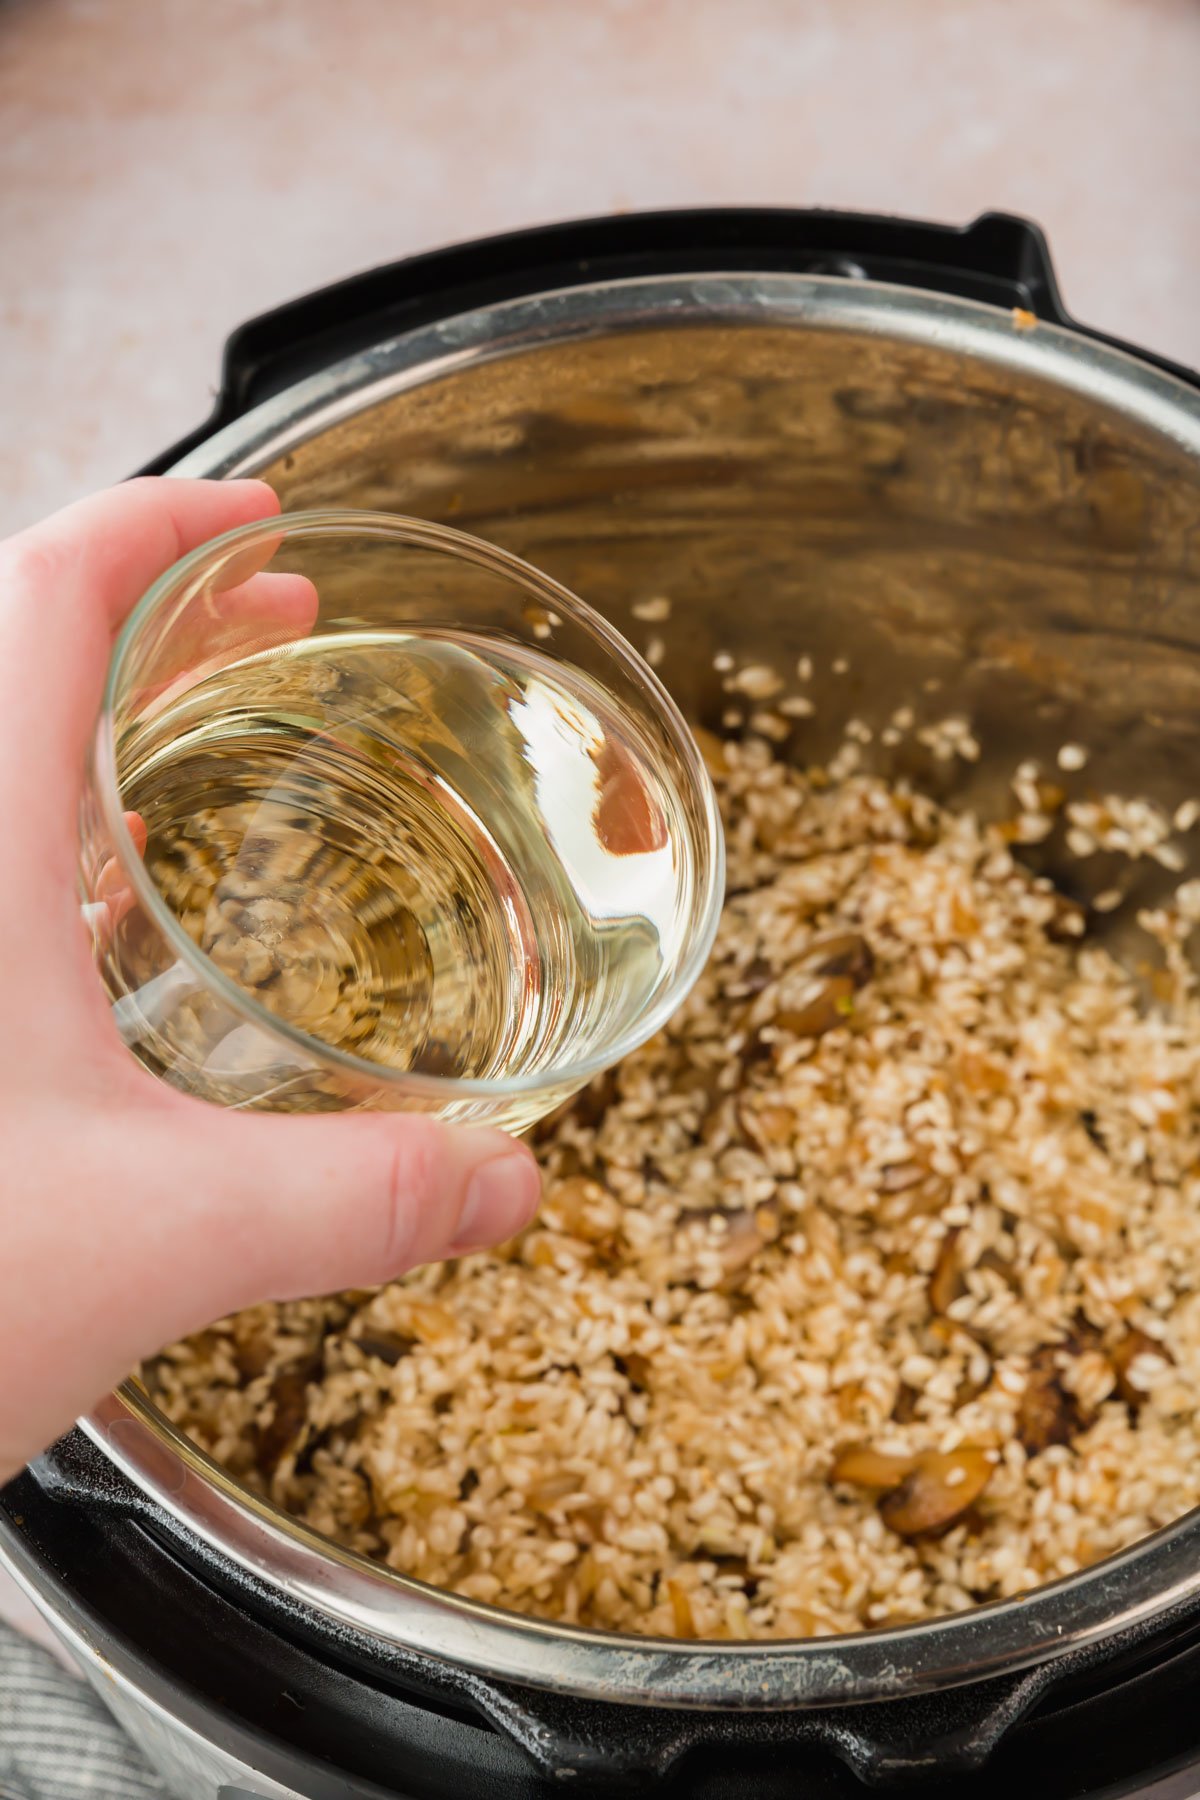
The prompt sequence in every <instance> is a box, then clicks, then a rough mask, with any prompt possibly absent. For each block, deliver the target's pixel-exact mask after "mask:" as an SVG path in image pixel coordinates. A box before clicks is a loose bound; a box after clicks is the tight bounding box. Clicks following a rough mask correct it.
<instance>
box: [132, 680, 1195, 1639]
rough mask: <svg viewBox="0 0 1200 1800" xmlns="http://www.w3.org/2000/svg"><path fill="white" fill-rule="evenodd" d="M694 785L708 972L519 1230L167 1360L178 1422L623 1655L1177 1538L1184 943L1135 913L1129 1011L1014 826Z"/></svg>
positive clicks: (1191, 1212) (995, 1587)
mask: <svg viewBox="0 0 1200 1800" xmlns="http://www.w3.org/2000/svg"><path fill="white" fill-rule="evenodd" d="M744 685H745V684H744V682H743V686H744ZM953 724H954V730H953V731H952V732H950V733H949V734H947V733H945V732H944V733H943V734H942V736H941V737H940V738H939V739H938V746H939V748H940V747H941V745H942V743H943V741H944V742H945V744H946V745H948V746H949V753H950V754H955V753H957V754H963V753H964V750H965V748H967V747H968V744H969V734H965V728H962V729H960V728H959V722H958V721H954V722H953ZM707 754H708V759H709V761H710V763H712V764H714V765H715V766H717V768H718V771H719V788H720V792H721V800H722V806H723V809H724V815H725V821H726V829H727V842H728V851H729V897H728V900H727V903H726V907H725V912H724V917H723V920H722V925H721V931H720V936H719V938H718V941H717V946H716V949H715V952H714V954H713V957H712V960H711V963H710V965H709V967H708V970H707V971H706V973H705V975H704V977H703V979H702V980H701V982H700V983H699V985H698V987H697V988H696V990H695V991H694V993H693V994H692V996H691V998H690V999H689V1000H688V1002H687V1004H686V1005H685V1006H684V1007H683V1009H682V1010H681V1011H680V1013H679V1014H678V1015H677V1017H676V1018H675V1019H674V1020H673V1021H672V1022H671V1024H670V1025H669V1027H668V1028H667V1029H666V1030H664V1031H662V1032H660V1033H659V1035H658V1036H657V1037H656V1038H655V1039H654V1040H653V1042H652V1043H650V1044H648V1045H647V1046H646V1047H645V1048H644V1049H643V1050H641V1051H640V1052H638V1053H637V1054H636V1055H634V1056H632V1057H630V1058H629V1059H628V1060H627V1061H626V1062H625V1063H624V1064H623V1065H622V1066H621V1067H620V1068H619V1069H618V1070H617V1071H615V1072H614V1073H613V1074H611V1075H608V1076H605V1077H604V1078H602V1079H601V1080H599V1081H597V1082H595V1083H593V1085H592V1087H591V1088H590V1089H589V1090H588V1091H587V1092H586V1093H585V1094H584V1095H582V1096H581V1097H580V1098H579V1099H578V1100H577V1101H576V1102H575V1104H574V1105H573V1106H572V1107H570V1108H569V1109H568V1110H567V1111H566V1112H565V1113H563V1114H562V1115H561V1116H560V1117H558V1118H557V1119H555V1120H553V1121H551V1122H549V1123H548V1124H547V1125H546V1126H544V1127H543V1128H542V1129H541V1131H540V1133H539V1134H538V1135H539V1142H538V1151H539V1156H540V1158H541V1161H542V1164H543V1167H544V1170H545V1176H546V1196H545V1203H544V1205H543V1208H542V1211H541V1215H540V1217H539V1219H538V1220H537V1222H536V1223H535V1224H534V1225H533V1227H532V1228H531V1229H530V1230H528V1231H527V1232H526V1233H525V1234H524V1236H523V1237H522V1238H521V1239H520V1240H519V1241H517V1242H516V1243H514V1244H512V1245H510V1246H509V1247H508V1248H507V1249H505V1250H504V1251H502V1252H501V1253H499V1254H490V1255H486V1256H473V1257H469V1258H466V1259H465V1260H463V1261H461V1262H459V1263H458V1264H456V1265H454V1266H450V1267H435V1268H429V1269H425V1270H422V1271H419V1272H418V1273H416V1274H414V1275H412V1276H411V1277H409V1278H407V1279H406V1280H404V1281H400V1282H396V1283H394V1284H392V1285H391V1286H389V1287H387V1288H385V1289H383V1290H382V1291H380V1292H378V1293H371V1294H356V1295H349V1296H340V1297H338V1298H334V1299H325V1300H312V1301H306V1302H301V1303H297V1304H293V1305H280V1306H270V1305H268V1306H260V1307H255V1308H252V1309H251V1310H250V1311H248V1312H245V1313H242V1314H240V1315H239V1316H238V1317H236V1318H234V1319H231V1320H226V1321H224V1322H222V1323H221V1324H218V1325H216V1326H214V1327H213V1328H212V1329H211V1330H209V1331H206V1332H203V1333H201V1334H200V1335H199V1336H198V1337H196V1338H194V1339H192V1340H190V1341H189V1342H188V1343H186V1344H183V1345H180V1346H177V1347H175V1348H174V1349H172V1350H170V1351H169V1352H167V1353H166V1354H164V1356H163V1357H161V1358H160V1359H158V1360H157V1361H156V1363H155V1364H154V1366H153V1367H152V1368H151V1369H150V1370H149V1371H148V1376H149V1380H150V1382H151V1385H152V1387H153V1389H154V1391H155V1393H156V1394H157V1395H158V1397H159V1399H160V1401H161V1403H162V1405H163V1406H164V1408H165V1410H166V1411H167V1412H168V1413H169V1414H170V1416H171V1417H172V1418H173V1419H174V1420H176V1421H177V1422H178V1423H179V1424H180V1425H182V1426H183V1427H185V1428H186V1429H187V1430H188V1431H189V1432H190V1433H191V1435H192V1436H193V1437H194V1438H195V1439H196V1440H197V1441H198V1442H199V1443H200V1444H201V1445H202V1446H203V1447H204V1448H205V1449H206V1450H208V1451H209V1452H210V1453H211V1454H212V1455H213V1456H215V1457H216V1458H217V1459H218V1461H220V1462H223V1463H224V1464H225V1465H226V1466H227V1467H228V1468H229V1469H231V1470H232V1471H233V1472H234V1473H235V1474H236V1475H237V1476H239V1477H240V1478H241V1479H242V1480H243V1481H245V1482H246V1483H247V1484H248V1485H250V1486H252V1487H254V1488H256V1489H259V1490H261V1491H263V1492H265V1493H268V1494H270V1495H271V1496H272V1497H273V1498H274V1499H275V1500H276V1501H277V1502H278V1503H279V1504H280V1505H281V1506H283V1507H285V1508H287V1509H288V1510H289V1511H291V1512H292V1513H294V1514H295V1515H296V1516H297V1517H298V1518H301V1519H303V1520H305V1521H307V1523H308V1524H310V1525H312V1526H314V1527H316V1528H317V1529H318V1530H319V1531H322V1532H325V1533H328V1534H329V1535H330V1536H331V1537H333V1538H336V1539H337V1540H338V1541H339V1542H341V1543H343V1544H346V1545H349V1546H350V1547H351V1548H353V1549H356V1550H359V1551H362V1552H364V1553H365V1554H367V1555H369V1556H372V1557H376V1558H380V1559H382V1560H384V1561H385V1562H387V1563H388V1564H390V1565H391V1566H392V1567H393V1568H395V1569H399V1570H403V1571H405V1572H406V1573H409V1574H412V1575H415V1576H419V1577H420V1578H421V1579H423V1580H425V1581H428V1582H432V1583H434V1584H436V1585H438V1586H441V1587H445V1588H450V1589H453V1590H455V1591H456V1592H458V1593H461V1594H467V1595H472V1596H474V1597H476V1598H477V1599H480V1600H485V1601H491V1602H494V1603H496V1604H498V1605H501V1606H506V1607H511V1608H514V1609H516V1610H518V1611H522V1612H528V1613H534V1614H538V1615H540V1616H543V1617H546V1618H554V1619H564V1620H570V1621H580V1622H583V1623H585V1624H589V1625H597V1626H604V1627H609V1628H616V1629H620V1630H628V1631H638V1632H658V1633H663V1634H666V1635H675V1636H694V1637H704V1638H742V1637H747V1636H752V1637H791V1636H804V1635H810V1634H814V1633H815V1634H821V1633H828V1632H835V1631H846V1630H854V1629H857V1628H859V1627H863V1626H869V1625H878V1624H881V1623H884V1622H889V1621H892V1622H895V1621H902V1620H913V1619H920V1618H925V1617H927V1616H929V1615H932V1614H938V1613H944V1612H947V1611H953V1610H956V1609H959V1608H962V1607H967V1606H970V1605H972V1604H974V1603H976V1602H979V1601H983V1600H987V1599H990V1598H993V1597H995V1596H999V1595H1008V1594H1015V1593H1018V1592H1021V1591H1024V1590H1027V1589H1029V1588H1031V1587H1034V1586H1036V1585H1037V1584H1039V1583H1041V1582H1044V1581H1048V1580H1050V1579H1052V1578H1054V1577H1056V1576H1059V1575H1064V1574H1067V1573H1069V1572H1070V1571H1072V1570H1075V1569H1078V1568H1080V1567H1082V1566H1084V1565H1086V1564H1089V1563H1091V1562H1094V1561H1095V1560H1096V1559H1098V1558H1100V1557H1103V1556H1106V1555H1108V1554H1109V1553H1110V1552H1111V1551H1114V1550H1117V1549H1119V1548H1120V1547H1122V1546H1123V1545H1126V1544H1129V1543H1131V1542H1132V1541H1133V1540H1135V1539H1137V1538H1139V1537H1141V1536H1143V1535H1144V1534H1145V1533H1147V1532H1150V1531H1153V1530H1154V1529H1156V1528H1157V1527H1158V1526H1161V1525H1163V1524H1165V1523H1167V1522H1168V1521H1169V1520H1171V1519H1174V1518H1176V1517H1177V1516H1178V1515H1179V1514H1181V1513H1182V1512H1184V1511H1185V1510H1187V1509H1188V1508H1189V1507H1191V1506H1193V1505H1194V1504H1195V1503H1196V1501H1197V1498H1198V1497H1200V1496H1198V1490H1200V1434H1198V1432H1197V1422H1196V1400H1197V1392H1198V1386H1197V1383H1198V1380H1200V1292H1198V1291H1197V1284H1196V1279H1195V1272H1196V1269H1197V1267H1198V1266H1200V1204H1198V1202H1200V1108H1198V1105H1197V1102H1198V1101H1200V1030H1198V1029H1197V1024H1198V1011H1197V1003H1196V999H1195V996H1194V990H1193V985H1192V981H1191V977H1190V975H1188V973H1187V965H1186V962H1185V959H1184V958H1183V955H1182V951H1181V948H1180V945H1181V943H1182V939H1183V937H1184V936H1185V935H1186V931H1187V930H1188V929H1190V925H1189V924H1188V922H1187V921H1186V920H1181V919H1180V918H1179V916H1178V915H1177V914H1174V913H1172V912H1170V911H1169V910H1163V911H1160V912H1158V913H1156V914H1154V915H1146V917H1145V921H1144V922H1146V923H1147V924H1149V925H1150V926H1151V927H1152V928H1154V929H1155V930H1156V931H1157V932H1158V935H1159V936H1160V938H1161V940H1162V943H1163V945H1164V947H1165V949H1166V953H1167V961H1168V967H1169V969H1170V970H1171V971H1172V973H1171V976H1170V986H1171V993H1172V1000H1173V1004H1172V1008H1171V1010H1170V1012H1166V1011H1163V1010H1154V1011H1149V1012H1147V1011H1146V1010H1145V1008H1144V1006H1143V1004H1142V1002H1141V999H1140V997H1139V994H1138V992H1137V990H1136V988H1135V986H1134V983H1133V981H1132V980H1131V978H1130V977H1129V976H1128V975H1127V974H1126V973H1125V972H1124V971H1123V970H1122V969H1121V968H1120V967H1119V966H1118V965H1117V964H1116V963H1115V962H1114V961H1113V960H1112V958H1111V957H1110V956H1109V955H1108V954H1107V953H1106V951H1105V950H1104V949H1103V948H1101V947H1099V946H1098V945H1096V944H1094V943H1092V942H1089V941H1088V939H1087V938H1084V939H1083V941H1078V940H1077V939H1074V938H1073V937H1072V936H1071V934H1070V932H1069V931H1068V930H1066V929H1065V928H1064V902H1063V901H1062V899H1061V898H1060V897H1059V896H1058V895H1056V894H1055V893H1053V892H1052V891H1051V890H1050V889H1049V888H1048V886H1047V885H1046V884H1045V883H1039V882H1038V881H1036V880H1034V879H1033V877H1032V876H1031V875H1030V874H1029V873H1028V872H1027V871H1025V870H1024V869H1023V868H1022V867H1021V865H1020V864H1019V863H1018V862H1016V861H1015V860H1014V858H1013V856H1012V854H1011V852H1010V850H1009V848H1008V842H1009V840H1010V839H1011V838H1012V837H1013V836H1015V835H1016V834H1015V833H1014V832H1013V831H1012V830H1011V829H1010V830H1008V831H1007V832H1006V831H1005V830H1004V829H1000V828H996V827H991V828H986V829H985V828H983V827H982V826H981V825H980V824H979V823H978V822H977V821H976V820H975V819H974V818H972V817H969V816H966V817H964V816H952V815H951V814H950V813H948V812H946V811H944V810H942V809H940V808H939V807H938V806H937V805H935V804H934V803H933V802H932V801H930V800H928V799H926V798H924V797H922V796H921V795H919V794H916V793H913V792H911V791H909V790H907V789H906V788H905V787H904V786H902V785H888V784H885V783H884V782H882V781H880V780H878V779H875V778H874V777H868V776H865V775H860V774H857V773H855V772H854V769H853V760H854V759H853V758H849V759H847V758H843V759H842V763H841V764H840V765H839V766H840V767H841V768H842V769H843V774H842V778H841V779H835V780H832V781H831V780H830V778H829V775H828V773H827V772H826V773H822V772H816V773H815V774H814V775H810V776H805V775H804V774H802V773H801V772H799V771H797V770H795V769H792V768H790V767H787V766H785V765H784V764H783V763H781V762H778V761H776V760H774V753H773V752H772V751H771V750H770V749H769V747H768V746H766V745H763V744H761V743H758V744H756V743H750V744H748V745H745V746H741V747H738V748H730V749H729V750H728V751H727V752H722V751H721V750H720V749H719V748H714V746H713V745H712V744H709V745H708V749H707ZM1143 811H1144V809H1143ZM1146 816H1147V817H1148V816H1149V815H1148V814H1147V815H1146ZM1139 819H1140V820H1141V823H1143V824H1144V823H1145V818H1144V817H1143V816H1142V815H1141V814H1139ZM1088 827H1089V829H1094V821H1092V820H1091V819H1090V818H1089V820H1088ZM1151 835H1153V834H1151ZM1090 841H1091V840H1089V842H1090ZM1155 842H1156V843H1157V838H1156V839H1155ZM1076 910H1077V909H1076ZM1081 928H1082V927H1081ZM835 1464H836V1465H837V1472H836V1475H835ZM838 1476H840V1478H837V1477H838Z"/></svg>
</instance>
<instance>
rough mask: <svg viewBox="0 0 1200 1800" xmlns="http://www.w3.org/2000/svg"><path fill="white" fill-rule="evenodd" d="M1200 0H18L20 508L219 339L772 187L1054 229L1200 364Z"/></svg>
mask: <svg viewBox="0 0 1200 1800" xmlns="http://www.w3.org/2000/svg"><path fill="white" fill-rule="evenodd" d="M1198 91H1200V5H1198V4H1197V3H1196V0H1041V3H1040V4H1035V3H1034V0H973V3H972V4H971V5H969V6H964V5H962V4H961V0H859V3H858V4H857V5H855V6H852V7H847V6H839V5H838V4H837V0H813V3H810V4H805V3H803V0H736V3H735V0H585V3H584V4H580V5H564V4H562V3H561V0H507V4H505V5H503V6H501V5H498V4H495V0H439V3H438V4H437V5H436V6H432V5H428V4H417V3H416V0H336V4H333V3H331V0H204V4H203V5H202V6H197V5H195V4H194V3H193V0H0V368H2V369H3V375H4V399H5V404H4V407H3V416H2V417H0V532H2V531H4V530H7V529H11V528H13V527H15V526H18V525H20V524H22V523H25V522H27V521H28V520H29V519H31V518H33V517H35V516H37V515H38V514H39V513H41V512H43V511H45V510H47V509H48V508H50V507H52V506H55V505H57V504H58V503H59V502H61V501H63V500H65V499H67V498H70V497H72V496H74V495H76V494H78V493H81V492H83V491H85V490H87V489H89V488H92V487H94V486H96V485H98V484H100V483H102V482H106V481H108V480H111V479H113V478H116V477H119V476H121V475H123V474H126V473H128V471H129V470H130V469H132V468H134V467H136V466H137V465H138V464H139V463H140V462H141V461H142V460H144V459H145V458H146V456H147V455H149V454H151V453H152V452H154V451H156V450H158V449H160V448H161V447H162V446H163V445H165V444H167V443H169V442H171V441H173V439H174V438H175V437H177V436H179V435H181V434H182V433H183V432H184V431H185V430H188V429H190V428H191V427H192V426H193V425H195V424H197V423H199V421H200V419H201V418H202V416H203V415H204V414H205V412H206V411H207V409H208V397H209V389H210V387H211V385H212V383H213V382H214V381H215V379H216V375H217V369H218V360H219V355H220V349H221V343H222V340H223V339H224V337H225V335H226V334H227V332H228V331H229V329H230V328H231V327H232V326H234V325H236V324H237V323H238V322H239V321H240V320H242V319H244V318H246V317H247V316H248V315H250V314H253V313H255V312H259V311H261V310H263V309H265V308H268V307H271V306H274V305H276V304H277V303H278V302H280V301H282V300H285V299H287V298H289V297H291V296H292V295H295V294H297V293H301V292H303V291H305V290H306V289H309V288H311V287H314V286H318V285H320V284H322V283H324V282H327V281H330V280H332V279H335V278H337V277H339V276H342V275H345V274H348V273H350V272H352V271H354V270H358V269H362V268H364V267H367V266H369V265H371V264H374V263H379V262H385V261H388V260H391V259H392V258H394V257H397V256H400V255H403V254H405V253H406V252H408V251H413V250H418V249H425V248H429V247H431V246H433V245H436V244H440V243H444V242H447V241H451V240H454V239H456V238H462V237H466V236H470V235H473V234H475V233H481V232H489V231H496V230H502V229H505V228H507V227H512V226H518V225H524V224H530V223H535V222H540V221H544V220H548V219H553V218H556V217H563V216H567V215H571V214H582V213H592V212H607V211H611V210H613V209H616V208H623V207H642V206H670V205H684V204H702V203H704V202H713V203H736V202H763V203H776V204H787V203H793V204H814V203H821V204H825V205H832V206H848V207H861V208H867V209H877V210H881V211H893V212H908V213H911V214H914V215H918V216H920V215H924V216H927V217H930V218H936V219H940V220H945V221H963V220H966V219H968V218H970V217H972V216H973V215H974V214H975V213H977V212H980V211H982V210H984V209H986V208H988V207H998V208H1005V209H1008V210H1012V211H1017V212H1025V213H1027V214H1029V215H1031V216H1033V217H1035V218H1037V219H1038V220H1039V221H1040V222H1041V223H1042V224H1043V225H1044V226H1045V227H1046V228H1047V230H1048V231H1049V233H1050V239H1051V244H1052V247H1053V249H1054V252H1055V255H1056V257H1057V260H1058V265H1059V270H1060V274H1061V278H1062V283H1063V287H1064V290H1065V294H1066V299H1067V303H1068V305H1069V306H1070V307H1071V308H1072V309H1073V310H1074V311H1075V313H1076V314H1077V316H1078V317H1079V318H1081V319H1083V320H1086V321H1088V322H1090V323H1094V324H1096V325H1098V326H1102V327H1105V328H1107V329H1109V330H1111V331H1113V332H1116V333H1118V334H1120V335H1124V336H1127V337H1129V338H1132V339H1133V340H1134V341H1135V342H1141V343H1144V344H1147V345H1151V346H1154V347H1156V348H1158V349H1160V350H1162V351H1163V352H1165V353H1168V354H1170V355H1173V356H1174V357H1176V358H1178V359H1180V360H1182V361H1184V362H1188V363H1192V364H1195V363H1200V307H1198V306H1197V304H1196V298H1195V292H1194V289H1195V285H1196V281H1197V278H1198V277H1200V183H1197V181H1196V179H1195V172H1196V169H1197V168H1198V167H1200V105H1198V104H1197V100H1196V95H1197V92H1198Z"/></svg>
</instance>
